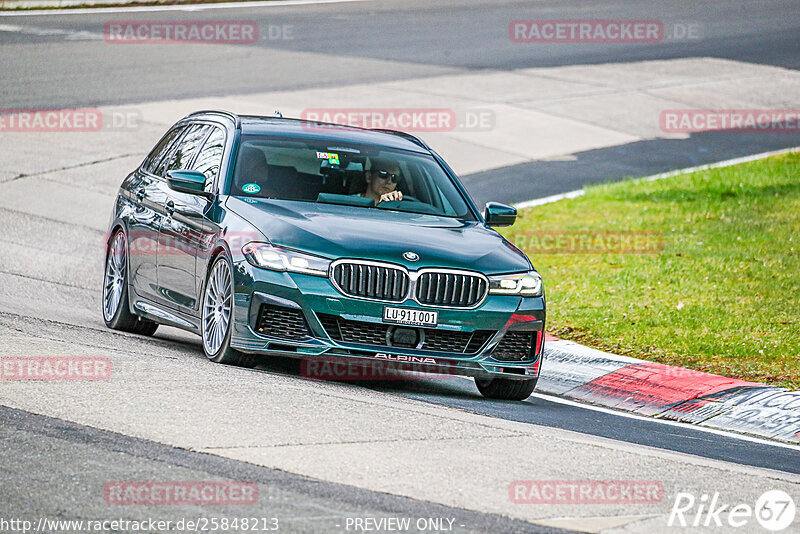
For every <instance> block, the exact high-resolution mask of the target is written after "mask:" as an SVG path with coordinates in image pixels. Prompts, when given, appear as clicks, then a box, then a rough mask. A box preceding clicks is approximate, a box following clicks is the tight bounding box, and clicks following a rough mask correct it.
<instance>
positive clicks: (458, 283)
mask: <svg viewBox="0 0 800 534" xmlns="http://www.w3.org/2000/svg"><path fill="white" fill-rule="evenodd" d="M487 289H488V287H487V284H486V280H485V279H484V278H481V277H480V276H474V275H471V274H460V273H449V272H430V271H427V272H423V273H422V274H421V275H420V276H419V278H418V279H417V295H416V296H417V301H418V302H419V303H420V304H430V305H434V306H451V307H458V308H470V307H472V306H475V305H476V304H477V303H479V302H480V301H481V300H483V297H485V296H486V290H487Z"/></svg>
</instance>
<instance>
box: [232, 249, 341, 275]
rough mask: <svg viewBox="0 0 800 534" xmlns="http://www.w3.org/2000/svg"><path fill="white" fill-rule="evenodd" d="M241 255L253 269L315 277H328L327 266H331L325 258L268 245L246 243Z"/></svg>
mask: <svg viewBox="0 0 800 534" xmlns="http://www.w3.org/2000/svg"><path fill="white" fill-rule="evenodd" d="M242 254H244V257H245V258H247V261H248V262H249V263H250V265H252V266H254V267H260V268H262V269H271V270H273V271H291V272H293V273H304V274H313V275H316V276H328V266H330V264H331V262H330V260H326V259H325V258H320V257H319V256H312V255H311V254H306V253H304V252H298V251H296V250H289V249H285V248H280V247H276V246H274V245H270V244H268V243H248V244H246V245H245V246H243V247H242Z"/></svg>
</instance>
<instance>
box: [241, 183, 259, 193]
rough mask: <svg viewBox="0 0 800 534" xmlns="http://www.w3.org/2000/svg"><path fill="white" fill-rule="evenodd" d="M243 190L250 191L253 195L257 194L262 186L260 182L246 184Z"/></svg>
mask: <svg viewBox="0 0 800 534" xmlns="http://www.w3.org/2000/svg"><path fill="white" fill-rule="evenodd" d="M242 191H244V192H245V193H250V194H251V195H255V194H256V193H258V192H259V191H261V186H259V185H258V184H244V185H243V186H242Z"/></svg>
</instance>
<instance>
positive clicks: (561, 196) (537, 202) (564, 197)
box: [514, 189, 585, 210]
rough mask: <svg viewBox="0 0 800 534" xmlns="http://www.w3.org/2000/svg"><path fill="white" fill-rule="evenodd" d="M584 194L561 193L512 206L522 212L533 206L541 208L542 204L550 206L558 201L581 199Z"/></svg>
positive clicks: (582, 192)
mask: <svg viewBox="0 0 800 534" xmlns="http://www.w3.org/2000/svg"><path fill="white" fill-rule="evenodd" d="M584 193H585V191H584V190H583V189H578V190H577V191H570V192H569V193H561V194H558V195H553V196H550V197H543V198H534V199H533V200H526V201H525V202H520V203H519V204H514V207H515V208H517V209H518V210H522V209H525V208H533V207H535V206H541V205H543V204H552V203H553V202H558V201H559V200H567V199H571V198H578V197H582V196H583V195H584Z"/></svg>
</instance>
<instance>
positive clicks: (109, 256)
mask: <svg viewBox="0 0 800 534" xmlns="http://www.w3.org/2000/svg"><path fill="white" fill-rule="evenodd" d="M102 299H103V301H102V306H103V321H105V323H106V326H107V327H109V328H111V329H113V330H121V331H123V332H130V333H132V334H139V335H142V336H152V335H153V334H155V332H156V330H157V329H158V323H156V322H154V321H151V320H149V319H145V318H144V317H140V316H138V315H134V314H132V313H131V311H130V306H129V303H128V244H127V239H126V237H125V233H124V232H123V231H122V230H118V231H117V232H116V233H115V234H114V235H113V236H112V237H111V240H110V241H109V245H108V249H107V250H106V269H105V274H104V275H103V295H102Z"/></svg>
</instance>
